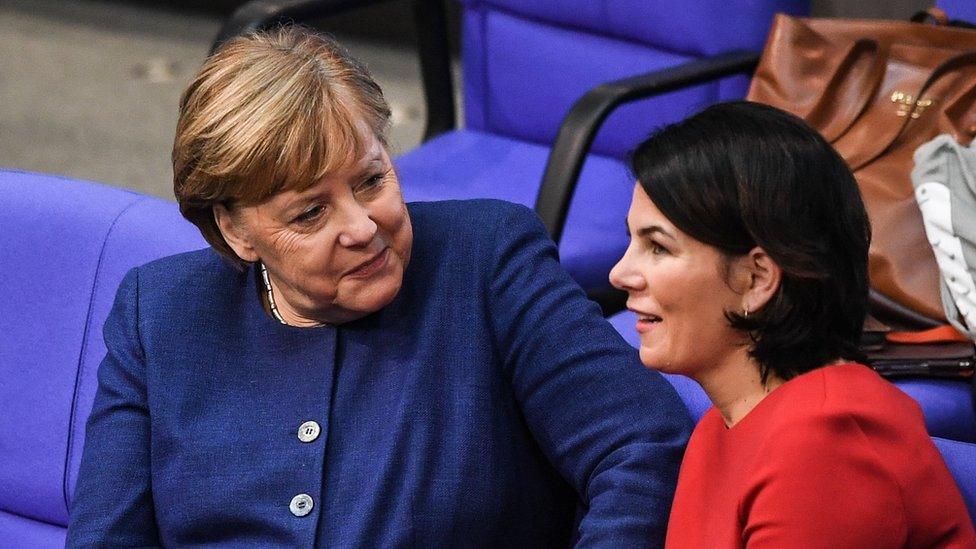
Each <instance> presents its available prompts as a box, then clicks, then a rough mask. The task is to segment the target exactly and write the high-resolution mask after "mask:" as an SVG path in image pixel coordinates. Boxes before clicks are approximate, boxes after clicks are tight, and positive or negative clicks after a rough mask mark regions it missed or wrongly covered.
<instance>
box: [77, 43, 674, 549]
mask: <svg viewBox="0 0 976 549" xmlns="http://www.w3.org/2000/svg"><path fill="white" fill-rule="evenodd" d="M389 116H390V111H389V108H388V106H387V104H386V102H385V100H384V99H383V96H382V93H381V92H380V89H379V87H378V86H377V85H376V84H375V82H374V81H373V80H372V79H371V78H370V77H369V75H368V73H367V72H366V71H365V69H364V68H363V67H362V66H361V65H359V64H358V63H357V62H356V61H355V60H353V59H352V58H350V57H349V56H348V55H347V54H346V53H345V52H343V51H342V49H341V48H340V47H339V46H338V45H337V44H335V43H334V42H333V41H331V40H329V39H327V38H324V37H322V36H318V35H315V34H313V33H310V32H306V31H303V30H301V29H296V28H283V29H280V30H277V31H274V32H271V33H259V34H251V35H248V36H245V37H241V38H237V39H234V40H231V41H229V42H227V43H225V44H224V45H223V46H222V47H221V48H220V50H219V51H217V52H216V54H215V55H214V56H212V57H211V58H209V59H208V60H207V61H206V63H205V64H204V67H203V69H202V70H201V72H200V74H199V75H198V76H197V78H196V79H195V80H194V81H193V83H192V84H191V85H190V86H189V88H188V89H187V90H186V92H185V94H184V96H183V98H182V101H181V104H180V118H179V124H178V128H177V135H176V141H175V145H174V150H173V168H174V184H175V192H176V197H177V200H178V201H179V204H180V209H181V211H182V212H183V215H184V216H185V217H186V218H187V219H189V220H190V221H192V222H193V223H194V224H196V225H197V227H199V228H200V230H201V232H202V233H203V235H204V236H205V237H206V239H207V241H208V242H209V243H210V245H211V248H209V249H205V250H201V251H197V252H191V253H187V254H181V255H177V256H173V257H169V258H164V259H162V260H159V261H155V262H153V263H150V264H148V265H145V266H142V267H139V268H136V269H134V270H133V271H131V272H130V273H129V274H128V275H127V276H126V277H125V279H124V281H123V282H122V284H121V287H120V288H119V291H118V297H117V299H116V303H115V306H114V309H113V311H112V313H111V315H110V317H109V319H108V321H107V322H106V325H105V340H106V343H107V347H108V355H107V356H106V358H105V360H104V362H103V363H102V365H101V368H100V372H99V381H100V383H99V388H98V393H97V395H96V397H95V404H94V408H93V410H92V414H91V417H90V419H89V423H88V429H87V440H86V443H85V451H84V456H83V458H82V464H81V470H80V474H79V481H78V485H77V491H76V497H75V499H74V502H73V504H72V509H71V521H70V525H69V529H68V546H71V547H76V546H86V547H87V546H92V545H103V546H110V547H118V546H147V545H160V544H162V545H171V546H182V545H202V544H208V543H213V544H223V545H228V546H233V547H243V546H264V547H267V546H304V547H310V546H313V545H323V546H338V547H348V546H363V547H402V546H424V547H446V546H470V547H491V546H514V547H537V546H560V545H567V544H569V543H571V542H575V543H577V544H579V545H607V544H620V545H627V546H656V545H660V544H661V543H662V541H663V535H664V528H665V521H666V517H667V513H668V508H669V505H670V501H671V496H672V494H673V487H674V483H675V479H676V474H677V465H678V461H679V459H680V455H681V452H682V449H683V447H684V444H685V442H686V438H687V436H688V433H689V432H690V422H689V420H688V418H687V415H686V413H685V412H684V410H683V408H682V406H681V404H680V401H679V399H678V398H677V395H676V394H675V393H674V391H673V390H672V389H671V387H670V385H669V384H668V383H667V382H666V381H664V380H663V379H662V377H661V376H660V375H658V374H656V373H653V372H647V371H643V369H642V368H640V367H639V363H638V362H637V358H636V356H635V354H634V353H633V352H632V350H631V349H629V348H628V347H627V346H626V344H625V343H623V341H622V340H620V338H619V336H617V335H616V334H615V333H614V332H613V331H612V329H611V328H610V327H609V326H608V325H607V324H606V323H605V322H604V321H603V319H602V318H601V317H600V314H599V310H598V309H597V307H596V306H595V305H594V304H592V303H590V302H589V301H587V300H586V298H585V296H584V294H583V292H582V291H581V290H580V289H579V287H578V286H577V285H576V284H575V283H574V282H573V281H572V280H571V279H570V278H569V277H568V276H567V275H566V274H565V272H564V271H563V270H562V269H561V268H560V267H559V264H558V261H557V254H556V248H555V246H554V245H553V244H552V242H551V241H550V240H549V239H548V237H547V235H546V233H545V231H544V229H543V227H542V224H541V223H540V222H539V221H538V219H537V218H536V217H535V216H534V215H533V214H532V212H531V211H529V210H527V209H526V208H523V207H520V206H515V205H511V204H506V203H502V202H497V201H488V200H483V201H467V202H443V203H437V202H434V203H417V204H404V202H403V198H402V196H401V193H400V187H399V181H398V179H397V175H396V171H395V169H394V166H393V163H392V162H391V159H390V157H389V154H388V152H387V148H386V144H385V142H384V137H383V135H384V131H385V129H386V126H387V124H388V122H389Z"/></svg>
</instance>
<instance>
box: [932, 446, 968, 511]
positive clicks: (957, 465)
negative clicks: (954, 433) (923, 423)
mask: <svg viewBox="0 0 976 549" xmlns="http://www.w3.org/2000/svg"><path fill="white" fill-rule="evenodd" d="M932 441H933V442H935V446H936V447H937V448H938V449H939V451H940V452H942V458H943V459H945V462H946V465H947V466H948V467H949V472H950V473H952V478H954V479H955V480H956V484H957V485H958V486H959V491H961V492H962V499H963V500H965V502H966V507H967V508H968V509H969V518H970V520H972V521H973V523H974V524H976V444H973V443H971V442H960V441H958V440H946V439H944V438H937V437H932Z"/></svg>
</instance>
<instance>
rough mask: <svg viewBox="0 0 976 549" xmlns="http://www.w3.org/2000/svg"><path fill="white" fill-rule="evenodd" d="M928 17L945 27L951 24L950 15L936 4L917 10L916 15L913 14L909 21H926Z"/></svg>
mask: <svg viewBox="0 0 976 549" xmlns="http://www.w3.org/2000/svg"><path fill="white" fill-rule="evenodd" d="M926 19H932V22H933V23H935V24H936V25H939V26H943V27H944V26H946V25H948V24H949V15H948V14H946V12H945V11H944V10H943V9H942V8H937V7H935V6H932V7H931V8H926V9H924V10H921V11H917V12H915V15H913V16H911V18H909V21H911V22H912V23H924V22H925V20H926Z"/></svg>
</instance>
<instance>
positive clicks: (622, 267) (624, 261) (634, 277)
mask: <svg viewBox="0 0 976 549" xmlns="http://www.w3.org/2000/svg"><path fill="white" fill-rule="evenodd" d="M643 280H644V279H643V277H642V276H641V275H640V273H639V272H638V271H637V270H636V269H633V268H632V267H631V260H630V258H629V257H628V254H624V256H623V257H621V258H620V261H617V264H616V265H614V266H613V269H610V284H613V287H614V288H617V289H618V290H624V291H627V292H630V291H636V290H640V289H641V287H642V286H643Z"/></svg>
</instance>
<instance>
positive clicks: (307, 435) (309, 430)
mask: <svg viewBox="0 0 976 549" xmlns="http://www.w3.org/2000/svg"><path fill="white" fill-rule="evenodd" d="M321 432H322V429H321V428H320V427H319V424H318V423H316V422H314V421H306V422H305V423H302V425H301V427H299V428H298V440H300V441H302V442H312V441H313V440H315V439H317V438H319V433H321Z"/></svg>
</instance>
